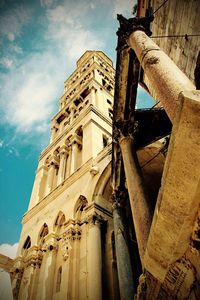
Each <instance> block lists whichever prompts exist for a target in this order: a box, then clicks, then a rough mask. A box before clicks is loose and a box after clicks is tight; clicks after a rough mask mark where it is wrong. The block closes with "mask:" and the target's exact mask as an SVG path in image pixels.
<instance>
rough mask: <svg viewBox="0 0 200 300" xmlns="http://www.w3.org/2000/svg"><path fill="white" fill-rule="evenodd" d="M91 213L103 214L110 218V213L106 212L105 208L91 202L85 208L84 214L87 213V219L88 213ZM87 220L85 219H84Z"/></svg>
mask: <svg viewBox="0 0 200 300" xmlns="http://www.w3.org/2000/svg"><path fill="white" fill-rule="evenodd" d="M91 211H93V212H102V213H103V214H105V215H107V216H109V217H111V218H112V212H111V211H109V210H107V209H106V208H104V207H102V206H100V205H99V204H97V203H95V202H93V203H91V204H90V205H88V206H87V207H86V208H85V213H87V215H88V217H89V213H91ZM86 218H87V217H86Z"/></svg>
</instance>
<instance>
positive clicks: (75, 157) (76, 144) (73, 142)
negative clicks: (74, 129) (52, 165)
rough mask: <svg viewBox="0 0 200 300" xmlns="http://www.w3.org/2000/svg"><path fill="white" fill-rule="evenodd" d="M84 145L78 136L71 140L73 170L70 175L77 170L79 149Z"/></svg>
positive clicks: (75, 135)
mask: <svg viewBox="0 0 200 300" xmlns="http://www.w3.org/2000/svg"><path fill="white" fill-rule="evenodd" d="M81 144H82V141H81V139H80V138H79V137H78V135H77V134H74V136H73V137H72V139H71V147H72V154H71V167H70V168H71V170H70V174H72V173H74V172H75V171H76V170H77V167H78V164H77V163H78V151H79V149H78V147H80V145H81Z"/></svg>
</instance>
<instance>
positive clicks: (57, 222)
mask: <svg viewBox="0 0 200 300" xmlns="http://www.w3.org/2000/svg"><path fill="white" fill-rule="evenodd" d="M64 223H65V215H64V213H63V212H62V211H60V212H59V213H58V215H57V217H56V220H55V223H54V230H55V231H57V232H58V231H59V229H60V228H61V227H62V225H63V224H64Z"/></svg>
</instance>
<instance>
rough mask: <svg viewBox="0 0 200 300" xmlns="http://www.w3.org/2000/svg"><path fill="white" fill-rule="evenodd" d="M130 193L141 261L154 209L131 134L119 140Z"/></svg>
mask: <svg viewBox="0 0 200 300" xmlns="http://www.w3.org/2000/svg"><path fill="white" fill-rule="evenodd" d="M119 144H120V148H121V153H122V158H123V162H124V169H125V175H126V182H127V186H128V193H129V199H130V205H131V211H132V215H133V223H134V227H135V233H136V238H137V242H138V248H139V254H140V258H141V261H142V260H143V256H144V253H145V250H146V245H147V240H148V237H149V232H150V228H151V222H152V210H151V206H150V201H149V199H148V197H147V193H146V191H145V187H144V181H143V177H142V172H141V169H140V166H139V163H138V160H137V155H136V152H135V151H134V146H133V139H132V138H131V137H130V136H126V137H122V138H121V139H120V140H119Z"/></svg>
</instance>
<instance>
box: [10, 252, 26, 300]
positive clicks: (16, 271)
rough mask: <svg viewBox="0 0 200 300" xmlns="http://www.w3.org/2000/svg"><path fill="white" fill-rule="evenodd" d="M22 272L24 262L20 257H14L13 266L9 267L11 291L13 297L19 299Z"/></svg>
mask: <svg viewBox="0 0 200 300" xmlns="http://www.w3.org/2000/svg"><path fill="white" fill-rule="evenodd" d="M23 272H24V264H23V261H22V257H21V256H20V257H17V258H16V259H15V262H14V265H13V268H12V269H11V273H12V277H11V278H12V291H13V299H14V300H17V299H19V292H20V285H21V281H22V276H23Z"/></svg>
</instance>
